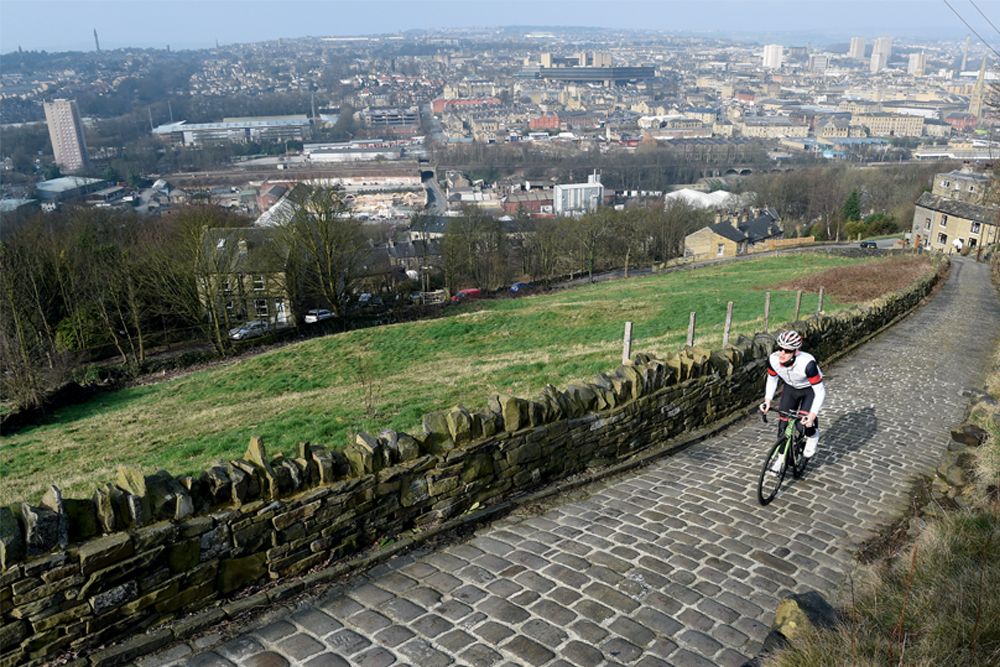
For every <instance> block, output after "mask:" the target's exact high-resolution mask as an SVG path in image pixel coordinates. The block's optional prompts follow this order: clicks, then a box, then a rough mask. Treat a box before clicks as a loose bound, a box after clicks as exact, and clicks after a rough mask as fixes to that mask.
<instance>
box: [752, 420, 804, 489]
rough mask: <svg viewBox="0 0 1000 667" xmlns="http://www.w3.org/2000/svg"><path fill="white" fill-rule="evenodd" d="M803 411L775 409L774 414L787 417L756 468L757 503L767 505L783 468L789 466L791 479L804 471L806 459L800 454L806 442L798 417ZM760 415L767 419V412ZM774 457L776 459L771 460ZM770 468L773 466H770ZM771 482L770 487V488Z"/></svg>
mask: <svg viewBox="0 0 1000 667" xmlns="http://www.w3.org/2000/svg"><path fill="white" fill-rule="evenodd" d="M806 414H808V413H807V412H803V411H798V412H786V411H781V410H779V411H778V415H779V416H780V417H781V418H783V419H786V420H787V421H788V426H786V427H785V431H784V433H782V434H781V435H779V436H778V439H777V441H775V443H774V446H772V447H771V449H770V451H768V453H767V458H765V459H764V467H763V468H761V471H760V481H759V482H758V483H757V500H758V501H760V504H761V505H767V504H768V503H769V502H771V501H772V500H774V497H775V496H776V495H778V489H779V488H781V482H782V480H784V479H785V472H787V470H788V469H789V468H791V469H792V475H793V476H794V477H795V479H799V478H800V477H802V475H803V473H805V471H806V465H808V463H809V459H808V458H807V457H805V456H803V454H802V450H803V449H805V446H806V433H805V428H804V427H803V426H802V422H801V421H800V418H801V417H804V416H805V415H806ZM760 418H761V419H762V420H763V421H764V423H765V424H766V423H767V415H766V414H762V415H761V416H760ZM776 460H778V461H780V463H777V464H775V461H776ZM772 468H776V470H773V469H772ZM772 485H773V487H774V488H771V487H772Z"/></svg>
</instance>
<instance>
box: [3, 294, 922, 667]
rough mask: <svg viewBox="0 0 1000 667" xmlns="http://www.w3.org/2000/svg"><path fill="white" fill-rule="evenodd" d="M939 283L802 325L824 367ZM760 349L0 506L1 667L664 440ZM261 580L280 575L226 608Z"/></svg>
mask: <svg viewBox="0 0 1000 667" xmlns="http://www.w3.org/2000/svg"><path fill="white" fill-rule="evenodd" d="M935 280H936V276H929V277H927V278H926V279H924V280H922V281H920V282H919V284H917V285H915V286H914V287H913V288H911V289H910V290H908V291H906V292H903V293H900V294H896V295H893V296H891V297H887V298H883V299H880V300H878V301H876V302H874V303H872V304H870V305H869V306H867V307H865V308H853V309H851V310H847V311H845V312H842V313H838V314H836V315H833V316H826V315H821V316H814V317H811V318H809V319H807V320H806V321H804V322H801V323H798V324H797V326H798V328H799V329H800V330H801V331H802V332H803V334H804V335H805V338H806V341H807V346H808V348H809V349H810V350H812V351H814V352H816V354H817V356H819V357H820V358H821V359H827V358H829V357H830V356H831V355H833V354H836V353H840V352H843V351H844V350H846V349H848V348H849V347H851V346H852V345H855V344H857V343H858V342H859V341H862V340H864V339H865V338H866V337H867V336H869V335H871V334H872V332H874V331H877V330H878V329H880V328H882V327H884V326H886V325H887V324H889V323H890V322H892V321H893V320H894V319H896V318H897V317H899V316H900V315H902V314H904V313H906V312H908V311H909V310H910V309H912V308H914V307H915V306H916V305H917V304H918V303H919V302H920V300H921V299H922V298H923V297H924V296H925V295H926V294H927V293H928V292H929V291H930V289H931V287H932V286H933V284H934V282H935ZM772 346H773V338H772V337H771V336H770V335H767V334H758V335H757V336H756V337H754V338H753V339H749V338H746V337H740V338H739V339H738V340H737V341H736V342H735V344H733V345H731V346H730V347H727V348H725V349H722V350H715V351H711V350H704V349H698V348H686V349H684V350H682V351H680V352H679V353H677V354H675V355H672V356H670V357H667V358H665V359H655V358H651V357H649V356H648V355H637V356H636V357H635V359H634V361H633V363H631V364H629V365H623V366H620V367H618V368H617V369H615V370H614V371H612V372H609V373H607V374H604V375H600V376H598V377H597V378H595V379H594V380H593V381H592V382H590V383H587V384H579V385H571V386H569V387H567V388H566V389H565V390H559V389H556V388H555V387H553V386H548V387H546V388H545V390H544V391H543V392H542V393H541V394H540V395H538V396H535V397H533V398H530V399H525V398H519V397H513V396H496V397H492V398H490V399H489V400H488V401H487V404H486V406H485V407H481V408H476V409H467V408H465V407H455V408H452V409H450V410H447V411H443V412H437V413H432V414H428V415H426V416H425V417H424V419H423V432H422V433H420V434H418V435H409V434H405V433H396V432H393V431H385V432H383V433H381V434H379V435H378V436H372V435H368V434H365V433H361V434H359V435H358V436H357V438H356V440H355V442H353V443H351V444H349V445H348V446H347V447H345V448H344V449H343V450H341V451H328V450H326V449H325V448H323V447H316V446H312V445H309V444H308V443H302V444H300V445H299V447H298V451H297V454H296V456H294V457H291V458H284V457H278V458H270V457H268V456H267V455H266V453H265V450H264V446H263V443H262V442H261V441H260V440H259V439H256V438H255V439H252V440H251V442H250V445H249V447H248V449H247V452H246V454H245V455H244V457H243V458H242V459H240V460H236V461H231V462H228V463H225V464H219V465H216V466H213V467H212V468H211V469H209V470H207V471H205V472H204V473H203V474H202V475H200V476H198V477H173V476H171V475H170V474H168V473H166V472H164V471H159V472H157V473H156V474H154V475H149V476H143V475H142V474H140V473H139V472H138V471H136V470H130V469H121V470H120V471H119V475H118V479H117V481H116V484H108V485H105V486H102V487H101V488H99V489H97V491H96V492H95V493H94V495H93V497H91V498H88V499H82V500H81V499H69V498H63V497H62V496H61V493H60V492H59V490H58V489H57V488H56V487H52V488H50V490H49V492H48V493H47V494H46V496H45V497H44V499H43V501H42V503H41V505H39V506H31V505H28V504H21V505H20V506H17V507H14V508H0V611H2V619H0V667H3V666H5V665H12V664H22V663H39V664H40V663H42V662H44V661H45V660H48V659H51V658H52V657H53V656H56V655H59V654H60V653H63V652H64V651H67V650H73V651H77V652H79V653H80V654H83V655H87V656H88V657H87V659H86V662H84V663H81V664H99V665H105V664H123V663H125V662H128V661H130V660H131V659H132V658H134V657H135V656H137V655H140V654H142V653H146V652H149V651H152V650H155V649H156V648H158V647H160V646H162V645H164V644H166V643H168V642H171V641H173V640H175V639H180V638H183V637H185V636H187V635H189V634H191V633H193V632H194V631H196V630H198V629H200V628H202V627H205V626H206V625H210V624H213V623H217V622H219V621H220V620H223V619H226V618H232V617H234V616H236V615H238V614H240V613H241V612H243V611H245V610H247V609H248V608H251V607H254V606H263V605H267V604H268V603H269V602H273V601H274V600H276V599H280V598H281V597H283V596H285V595H288V594H289V593H292V592H297V591H298V590H301V588H302V587H303V585H304V584H303V583H302V582H303V581H304V580H303V578H302V577H300V576H299V575H303V574H304V573H306V572H308V571H309V570H312V569H316V568H320V567H323V566H326V565H329V564H330V563H332V562H335V561H343V560H344V559H346V558H347V557H349V556H351V555H353V554H356V553H358V552H360V551H362V550H365V549H368V548H370V547H372V546H374V545H377V544H379V543H380V542H381V541H383V540H387V539H389V538H392V537H394V536H397V535H400V534H402V533H404V532H405V531H411V530H414V529H416V530H418V531H426V530H428V529H431V528H433V527H435V526H439V525H440V524H441V523H442V522H445V521H448V520H451V519H455V518H456V517H460V516H461V515H463V514H465V513H468V512H470V511H473V510H476V509H478V508H483V507H488V506H490V505H494V504H496V503H498V502H500V501H502V500H504V499H506V498H510V497H511V496H514V495H517V494H521V493H524V492H526V491H529V490H531V489H535V488H537V487H540V486H542V485H545V484H548V483H551V482H553V481H556V480H559V479H561V478H564V477H567V476H569V475H572V474H574V473H578V472H580V471H583V470H584V469H586V468H588V467H592V466H600V465H605V464H610V463H614V462H618V461H621V460H624V459H627V458H629V457H632V456H633V455H636V454H638V453H640V452H643V451H644V450H647V449H648V448H650V447H651V446H652V445H658V446H663V444H664V443H665V442H666V441H668V440H669V439H671V438H673V437H675V436H678V435H679V434H682V433H684V432H686V431H690V430H694V429H698V428H700V427H703V426H706V425H710V424H712V423H715V422H718V421H719V420H721V419H723V418H725V417H727V416H730V415H733V414H734V413H738V412H741V411H745V410H746V408H747V407H748V406H750V405H753V404H755V403H756V402H757V401H759V400H760V397H761V393H762V391H763V377H764V365H765V363H766V357H767V355H768V354H769V353H770V351H771V350H772ZM271 580H281V583H279V584H278V585H277V586H273V587H268V588H266V589H264V590H263V591H262V592H257V593H256V594H254V595H251V596H249V597H243V598H240V599H235V600H233V599H231V596H232V594H234V593H236V592H237V591H240V590H241V589H244V588H246V587H248V586H250V585H253V584H260V583H264V582H268V581H271ZM122 638H128V639H127V640H126V641H125V642H123V643H121V644H118V645H116V646H113V647H111V648H107V649H99V650H98V648H99V647H100V646H102V645H106V644H109V643H111V642H114V641H118V640H120V639H122Z"/></svg>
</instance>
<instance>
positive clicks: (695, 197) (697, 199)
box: [664, 188, 735, 208]
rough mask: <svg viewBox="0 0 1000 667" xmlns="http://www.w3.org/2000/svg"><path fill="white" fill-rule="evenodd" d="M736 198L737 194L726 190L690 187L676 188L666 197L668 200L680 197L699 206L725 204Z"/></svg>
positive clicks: (706, 206)
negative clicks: (700, 190) (707, 191)
mask: <svg viewBox="0 0 1000 667" xmlns="http://www.w3.org/2000/svg"><path fill="white" fill-rule="evenodd" d="M734 198H735V195H733V194H732V193H730V192H726V191H725V190H716V191H715V192H711V193H704V192H698V191H697V190H692V189H690V188H682V189H680V190H675V191H674V192H671V193H669V194H667V195H666V196H665V197H664V199H666V200H667V201H670V200H674V199H679V200H681V201H683V202H684V203H686V204H689V205H691V206H697V207H699V208H714V207H718V206H725V205H726V203H728V202H729V201H730V200H731V199H734Z"/></svg>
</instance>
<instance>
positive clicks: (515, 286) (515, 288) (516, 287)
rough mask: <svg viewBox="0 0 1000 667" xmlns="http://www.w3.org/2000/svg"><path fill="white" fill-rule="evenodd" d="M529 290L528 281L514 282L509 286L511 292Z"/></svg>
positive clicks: (517, 292)
mask: <svg viewBox="0 0 1000 667" xmlns="http://www.w3.org/2000/svg"><path fill="white" fill-rule="evenodd" d="M529 291H531V285H529V284H528V283H522V282H516V283H514V284H513V285H511V286H510V293H511V294H524V293H525V292H529Z"/></svg>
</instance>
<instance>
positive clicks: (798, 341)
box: [775, 329, 802, 350]
mask: <svg viewBox="0 0 1000 667" xmlns="http://www.w3.org/2000/svg"><path fill="white" fill-rule="evenodd" d="M775 342H776V343H777V344H778V347H780V348H781V349H783V350H797V349H799V348H800V347H802V336H800V335H799V334H798V333H797V332H795V331H792V330H791V329H789V330H788V331H782V332H781V333H780V334H778V338H777V340H775Z"/></svg>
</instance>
